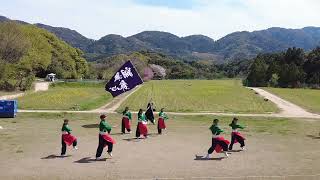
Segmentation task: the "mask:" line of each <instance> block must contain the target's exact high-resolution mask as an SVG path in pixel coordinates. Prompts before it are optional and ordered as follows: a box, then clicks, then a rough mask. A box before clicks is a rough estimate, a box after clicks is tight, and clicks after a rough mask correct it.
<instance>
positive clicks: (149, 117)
mask: <svg viewBox="0 0 320 180" xmlns="http://www.w3.org/2000/svg"><path fill="white" fill-rule="evenodd" d="M155 110H156V109H154V105H153V103H152V102H149V103H148V105H147V111H146V113H145V114H146V119H147V121H148V120H149V121H150V122H151V123H152V124H154V114H153V112H154V111H155Z"/></svg>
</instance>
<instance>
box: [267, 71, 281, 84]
mask: <svg viewBox="0 0 320 180" xmlns="http://www.w3.org/2000/svg"><path fill="white" fill-rule="evenodd" d="M278 80H279V75H278V74H276V73H275V74H272V76H271V78H270V80H269V86H271V87H277V86H278Z"/></svg>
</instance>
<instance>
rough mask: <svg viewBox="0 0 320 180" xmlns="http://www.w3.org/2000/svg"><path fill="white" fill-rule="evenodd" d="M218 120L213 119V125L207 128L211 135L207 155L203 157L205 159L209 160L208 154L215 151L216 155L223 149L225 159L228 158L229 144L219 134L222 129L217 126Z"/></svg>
mask: <svg viewBox="0 0 320 180" xmlns="http://www.w3.org/2000/svg"><path fill="white" fill-rule="evenodd" d="M218 123H219V120H218V119H214V120H213V124H212V125H211V127H210V128H209V129H210V130H211V133H212V145H211V147H210V148H209V149H208V154H207V155H206V156H205V158H210V154H212V153H213V151H214V150H215V151H216V152H217V153H219V152H221V149H223V152H224V154H225V156H226V157H228V156H229V155H228V153H227V151H228V144H229V143H230V142H229V141H228V140H226V139H224V138H223V137H222V136H221V135H220V134H221V133H222V132H223V130H222V129H220V128H219V126H218Z"/></svg>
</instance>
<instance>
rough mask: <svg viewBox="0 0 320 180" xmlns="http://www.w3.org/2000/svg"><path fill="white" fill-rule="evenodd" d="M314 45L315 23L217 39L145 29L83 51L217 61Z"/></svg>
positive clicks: (318, 37)
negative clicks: (150, 53)
mask: <svg viewBox="0 0 320 180" xmlns="http://www.w3.org/2000/svg"><path fill="white" fill-rule="evenodd" d="M317 46H320V28H317V27H306V28H302V29H284V28H270V29H267V30H262V31H254V32H246V31H244V32H235V33H232V34H229V35H227V36H225V37H223V38H221V39H219V40H217V41H214V40H213V39H211V38H209V37H206V36H202V35H192V36H187V37H182V38H181V37H178V36H176V35H173V34H170V33H167V32H158V31H145V32H142V33H139V34H136V35H133V36H130V37H127V38H125V37H122V36H119V35H108V36H105V37H103V38H101V39H100V40H98V41H95V42H94V43H93V44H91V45H90V46H89V47H90V48H88V49H87V52H89V53H94V54H99V55H106V56H109V55H116V54H122V53H130V52H133V51H137V50H149V51H155V52H161V53H165V54H168V55H171V56H173V57H178V58H182V59H191V60H192V59H206V60H215V61H220V62H221V61H229V60H241V59H250V58H254V57H255V56H256V55H257V54H259V53H273V52H281V51H284V50H286V49H288V48H290V47H297V48H302V49H304V50H306V51H309V50H311V49H313V48H315V47H317ZM184 57H187V58H184Z"/></svg>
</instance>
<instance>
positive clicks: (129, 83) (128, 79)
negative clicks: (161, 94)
mask: <svg viewBox="0 0 320 180" xmlns="http://www.w3.org/2000/svg"><path fill="white" fill-rule="evenodd" d="M142 83H143V81H142V79H141V78H140V76H139V74H138V72H137V71H136V68H135V67H134V66H133V64H132V63H131V61H127V62H126V63H125V64H124V65H122V66H121V68H120V69H119V70H118V71H117V72H116V73H115V74H114V75H113V77H112V78H111V79H110V81H109V82H108V83H107V84H106V87H105V89H106V91H108V92H110V93H111V94H112V96H113V97H116V96H118V95H120V94H122V93H124V92H127V91H130V90H131V89H133V88H135V87H136V86H137V85H139V84H142Z"/></svg>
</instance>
